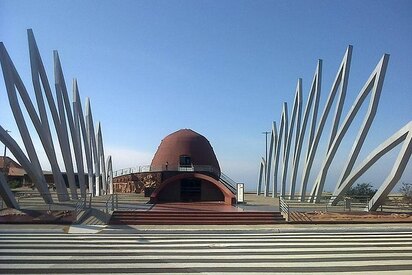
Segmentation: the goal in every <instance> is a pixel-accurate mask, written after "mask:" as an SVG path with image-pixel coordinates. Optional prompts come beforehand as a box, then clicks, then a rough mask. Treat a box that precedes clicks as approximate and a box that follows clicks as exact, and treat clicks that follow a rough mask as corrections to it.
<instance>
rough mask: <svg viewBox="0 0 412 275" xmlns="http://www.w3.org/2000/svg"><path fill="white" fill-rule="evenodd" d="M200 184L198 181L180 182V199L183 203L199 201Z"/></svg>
mask: <svg viewBox="0 0 412 275" xmlns="http://www.w3.org/2000/svg"><path fill="white" fill-rule="evenodd" d="M201 183H202V182H201V181H200V180H198V179H183V180H182V181H181V182H180V199H181V200H182V201H183V202H192V201H200V199H201Z"/></svg>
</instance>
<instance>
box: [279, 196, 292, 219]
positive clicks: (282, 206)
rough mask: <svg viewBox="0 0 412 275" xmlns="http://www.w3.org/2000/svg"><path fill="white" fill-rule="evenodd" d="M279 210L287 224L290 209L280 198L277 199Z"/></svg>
mask: <svg viewBox="0 0 412 275" xmlns="http://www.w3.org/2000/svg"><path fill="white" fill-rule="evenodd" d="M279 208H280V212H281V213H282V215H283V216H284V217H285V220H286V221H287V222H288V221H289V216H290V207H289V205H288V204H287V203H286V201H285V200H284V199H283V198H282V197H279Z"/></svg>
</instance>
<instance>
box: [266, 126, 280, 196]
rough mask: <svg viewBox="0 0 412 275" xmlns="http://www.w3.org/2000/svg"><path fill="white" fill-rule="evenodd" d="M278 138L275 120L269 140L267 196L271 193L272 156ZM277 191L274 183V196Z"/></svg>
mask: <svg viewBox="0 0 412 275" xmlns="http://www.w3.org/2000/svg"><path fill="white" fill-rule="evenodd" d="M277 139H278V133H277V129H276V123H275V122H273V124H272V131H271V133H270V141H269V154H268V162H267V172H266V180H265V182H266V189H265V196H268V195H269V191H268V190H269V188H270V180H271V179H270V175H271V173H272V172H271V170H272V158H273V153H274V148H275V146H276V143H277ZM276 193H277V189H276V188H275V185H272V197H275V196H276Z"/></svg>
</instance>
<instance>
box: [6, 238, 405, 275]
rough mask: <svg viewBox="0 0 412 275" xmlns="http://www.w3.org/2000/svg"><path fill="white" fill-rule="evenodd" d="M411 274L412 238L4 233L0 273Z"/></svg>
mask: <svg viewBox="0 0 412 275" xmlns="http://www.w3.org/2000/svg"><path fill="white" fill-rule="evenodd" d="M136 273H144V274H200V273H202V274H249V275H250V274H277V273H285V274H302V273H304V274H336V273H340V274H377V273H379V274H412V233H411V232H407V231H405V232H402V231H396V232H379V231H376V232H307V233H305V232H290V233H276V232H254V231H244V232H225V233H208V232H207V231H197V230H193V231H190V230H189V231H186V232H181V233H176V232H163V233H161V232H160V233H159V232H156V233H153V232H150V230H149V231H145V232H142V233H135V234H115V233H107V232H105V231H102V232H101V233H97V234H63V233H35V232H34V233H4V232H3V233H2V235H0V274H136Z"/></svg>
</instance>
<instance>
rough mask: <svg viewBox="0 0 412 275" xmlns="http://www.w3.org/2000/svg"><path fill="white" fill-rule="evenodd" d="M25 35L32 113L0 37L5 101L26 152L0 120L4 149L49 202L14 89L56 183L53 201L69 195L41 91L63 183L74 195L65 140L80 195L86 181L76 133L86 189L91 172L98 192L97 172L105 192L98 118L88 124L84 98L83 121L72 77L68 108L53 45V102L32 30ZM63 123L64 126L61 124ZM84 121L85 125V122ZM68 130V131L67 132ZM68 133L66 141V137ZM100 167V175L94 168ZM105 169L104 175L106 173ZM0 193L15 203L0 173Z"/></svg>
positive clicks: (109, 165)
mask: <svg viewBox="0 0 412 275" xmlns="http://www.w3.org/2000/svg"><path fill="white" fill-rule="evenodd" d="M27 32H28V41H29V51H30V66H31V73H32V81H33V88H34V92H35V96H36V103H37V107H38V113H37V112H36V109H35V107H34V105H33V102H32V100H31V99H30V96H29V95H28V92H27V90H26V88H25V86H24V84H23V82H22V80H21V78H20V76H19V74H18V72H17V70H16V68H15V67H14V64H13V62H12V61H11V58H10V56H9V55H8V53H7V50H6V48H5V46H4V44H3V43H0V63H1V67H2V71H3V76H4V80H5V84H6V90H7V94H8V97H9V103H10V107H11V110H12V112H13V115H14V117H15V120H16V123H17V126H18V129H19V132H20V134H21V137H22V140H23V143H24V146H25V149H26V151H27V155H28V157H26V155H25V153H24V152H23V151H22V150H21V148H20V147H19V146H18V144H17V143H16V142H15V141H14V139H13V138H12V137H11V136H10V135H9V134H8V133H7V132H6V131H5V130H4V128H3V127H1V126H0V141H1V142H2V143H4V144H5V146H7V147H8V148H9V149H10V152H11V153H12V154H13V155H14V156H15V157H16V159H17V160H18V162H19V163H20V164H21V165H22V167H23V168H24V169H25V170H26V172H27V174H28V175H29V177H30V178H31V180H32V181H33V182H34V184H35V186H36V188H37V189H38V190H39V193H40V194H41V196H42V197H43V199H44V201H45V202H46V203H52V202H53V200H52V198H51V195H50V192H49V190H48V186H47V183H46V180H45V178H44V175H43V171H42V168H41V166H40V162H39V159H38V157H37V152H36V149H35V147H34V145H33V142H32V139H31V136H30V133H29V130H28V127H27V124H26V122H25V120H24V116H23V113H22V111H21V108H20V105H19V100H18V97H17V92H18V93H19V95H20V97H21V100H22V102H23V104H24V106H25V108H26V110H27V113H28V114H29V116H30V119H31V121H32V123H33V125H34V127H35V129H36V132H37V134H38V136H39V138H40V141H41V143H42V145H43V149H44V151H45V152H46V155H47V158H48V160H49V162H50V165H51V168H52V172H53V178H54V182H55V184H56V188H57V195H58V199H59V201H66V200H69V199H70V197H69V195H68V192H67V188H66V184H65V182H64V179H63V175H62V172H61V170H60V167H59V165H58V163H57V157H56V150H55V147H54V144H53V140H52V135H51V130H50V124H49V121H48V117H47V111H46V105H45V103H44V99H43V91H44V94H45V96H46V99H47V103H48V106H49V109H50V113H51V116H52V119H53V122H54V126H55V130H56V133H57V137H58V140H59V145H60V147H59V149H60V150H61V151H60V152H61V154H62V157H63V161H64V164H65V168H66V173H67V178H68V183H69V187H70V193H71V197H72V198H73V199H77V198H78V195H77V186H76V180H75V173H74V167H73V159H72V150H71V146H70V143H71V144H73V151H74V156H75V159H76V166H77V173H78V179H79V186H80V192H81V195H82V197H84V196H85V195H86V188H85V187H86V186H85V179H84V168H83V165H84V163H83V151H82V142H81V141H82V139H81V137H83V142H84V152H85V156H86V162H87V167H88V174H89V189H90V191H92V192H93V178H95V180H96V185H95V186H96V190H95V194H96V195H99V194H100V177H102V183H103V188H104V190H105V192H106V190H107V182H109V186H110V187H109V188H110V193H112V192H113V182H112V178H113V169H112V160H111V157H110V158H109V159H108V161H107V170H106V165H105V162H104V148H103V137H102V131H101V126H100V123H99V125H98V129H97V131H96V132H95V131H94V126H93V117H92V114H91V109H90V102H89V100H88V101H87V104H86V125H85V121H84V117H83V111H82V108H81V102H80V98H79V92H78V86H77V81H76V80H74V81H73V110H72V107H71V105H70V101H69V97H68V94H67V88H66V83H65V80H64V75H63V71H62V68H61V63H60V59H59V55H58V53H57V51H54V75H55V88H56V101H57V106H56V102H55V100H54V98H53V95H52V92H51V88H50V85H49V82H48V79H47V75H46V71H45V69H44V66H43V62H42V60H41V56H40V53H39V50H38V47H37V44H36V40H35V38H34V35H33V32H32V30H28V31H27ZM67 124H68V126H67ZM86 126H87V127H86ZM69 133H70V134H69ZM70 138H71V142H70ZM92 160H93V161H94V165H95V171H96V174H95V175H93V166H92ZM100 167H101V170H102V173H103V174H102V175H101V174H100ZM106 171H107V173H108V174H107V175H106ZM0 195H1V196H2V197H3V198H4V200H5V201H6V204H7V205H8V206H10V207H18V204H17V203H16V202H15V200H14V197H13V195H12V193H11V192H9V188H8V186H7V184H5V180H4V177H3V178H0Z"/></svg>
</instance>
